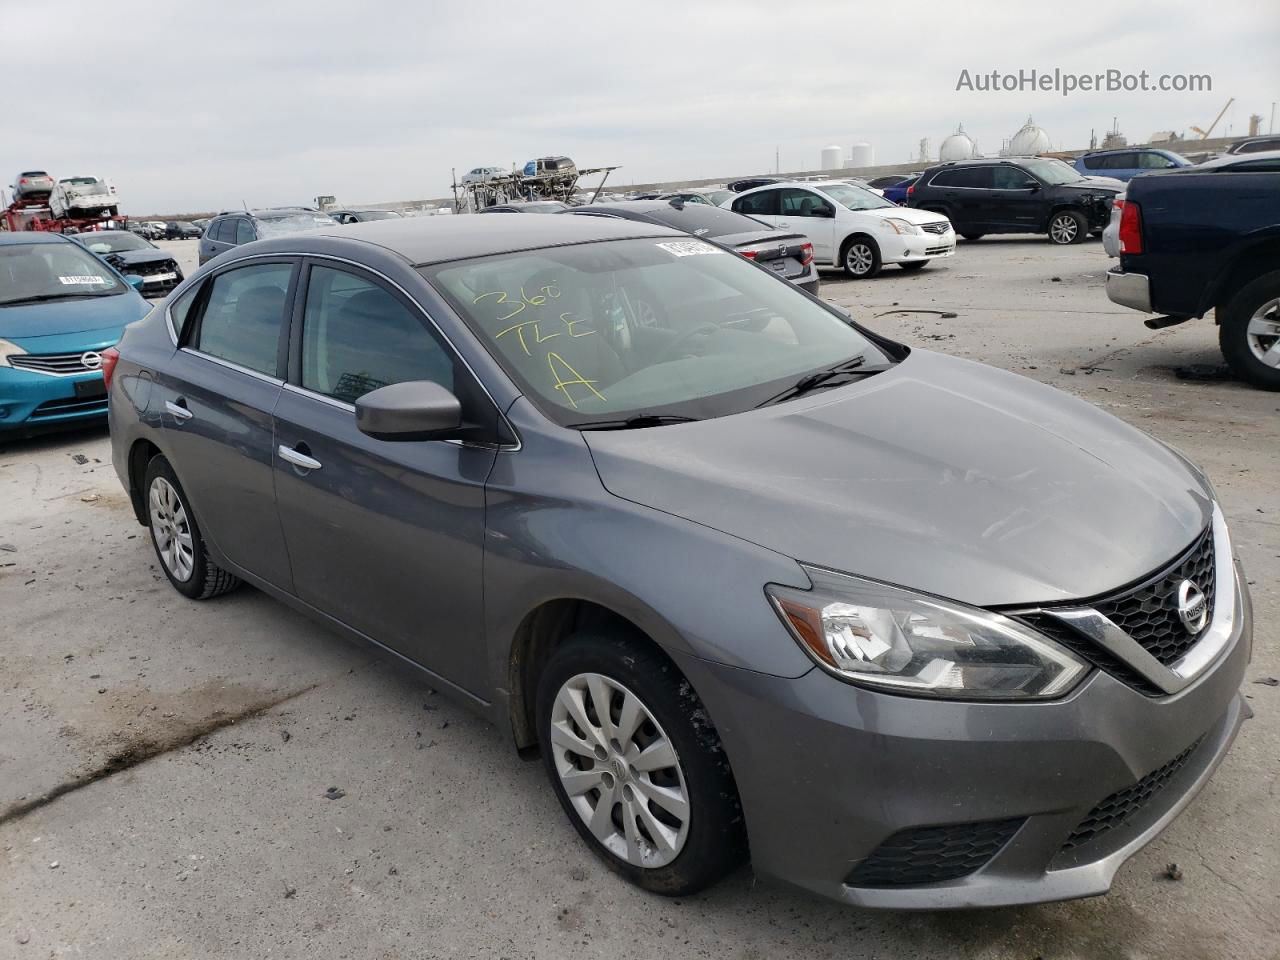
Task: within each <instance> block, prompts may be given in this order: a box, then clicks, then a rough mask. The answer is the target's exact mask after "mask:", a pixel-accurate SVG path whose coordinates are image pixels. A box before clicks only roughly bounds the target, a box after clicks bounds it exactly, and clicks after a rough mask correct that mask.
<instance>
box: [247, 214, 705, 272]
mask: <svg viewBox="0 0 1280 960" xmlns="http://www.w3.org/2000/svg"><path fill="white" fill-rule="evenodd" d="M321 237H324V238H331V239H334V240H348V241H350V240H354V241H360V242H363V243H368V244H372V245H375V246H379V247H382V248H383V249H386V250H389V251H391V252H392V253H395V254H398V255H399V256H401V257H402V258H404V259H405V260H407V261H408V262H409V263H411V264H413V265H414V266H426V265H428V264H433V263H444V262H447V261H450V260H468V259H471V258H472V257H485V256H490V255H491V254H499V253H514V252H516V251H519V250H535V249H538V248H540V247H555V246H564V245H567V244H575V243H593V242H597V241H602V240H626V239H634V238H642V237H687V234H684V233H681V232H680V231H678V230H672V229H669V228H667V227H660V226H657V225H655V224H649V223H641V222H639V221H635V220H619V219H615V218H613V217H556V216H553V217H549V216H547V215H546V214H537V213H512V214H508V215H507V216H504V217H481V216H477V215H475V214H469V215H468V214H463V215H459V216H453V217H412V218H411V217H405V218H403V219H400V220H374V221H370V222H367V223H353V224H350V225H348V226H344V227H342V228H341V229H339V230H330V229H327V228H321V229H318V230H307V231H304V232H301V233H296V234H292V235H290V236H288V237H280V238H278V239H275V240H267V241H260V244H261V243H265V244H270V245H271V246H272V247H278V248H280V249H281V250H283V249H284V248H286V247H291V248H296V249H297V250H299V251H300V252H305V251H303V249H302V248H304V247H305V246H306V245H307V241H308V240H311V239H319V238H321Z"/></svg>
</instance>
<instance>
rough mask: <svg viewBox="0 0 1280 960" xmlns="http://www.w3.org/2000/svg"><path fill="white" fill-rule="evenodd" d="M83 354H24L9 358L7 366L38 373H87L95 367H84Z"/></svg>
mask: <svg viewBox="0 0 1280 960" xmlns="http://www.w3.org/2000/svg"><path fill="white" fill-rule="evenodd" d="M83 356H84V354H83V353H26V354H19V355H18V356H16V357H12V356H11V357H10V358H9V365H10V366H12V367H17V368H18V369H19V370H35V371H37V372H39V373H57V374H64V375H65V374H72V373H88V372H90V371H91V370H94V369H97V368H96V367H86V366H85V365H84V363H83V362H82V361H81V359H80V358H81V357H83Z"/></svg>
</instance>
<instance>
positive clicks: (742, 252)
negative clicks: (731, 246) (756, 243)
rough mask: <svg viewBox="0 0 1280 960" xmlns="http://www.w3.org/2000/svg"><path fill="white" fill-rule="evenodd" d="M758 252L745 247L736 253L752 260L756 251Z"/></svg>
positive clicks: (757, 251)
mask: <svg viewBox="0 0 1280 960" xmlns="http://www.w3.org/2000/svg"><path fill="white" fill-rule="evenodd" d="M759 252H760V251H759V250H751V249H749V248H748V249H746V250H739V251H738V253H739V254H740V255H741V256H744V257H746V258H747V259H748V260H754V259H755V258H756V254H757V253H759Z"/></svg>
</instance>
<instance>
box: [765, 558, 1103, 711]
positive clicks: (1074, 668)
mask: <svg viewBox="0 0 1280 960" xmlns="http://www.w3.org/2000/svg"><path fill="white" fill-rule="evenodd" d="M803 569H804V571H805V573H807V574H808V575H809V579H810V581H811V582H812V583H813V589H812V590H797V589H795V588H793V587H783V586H779V585H777V584H769V585H768V587H766V591H767V592H768V594H769V597H770V598H771V599H772V600H773V603H774V606H775V607H776V608H777V611H778V614H779V615H780V616H781V617H782V622H783V623H784V624H786V626H787V627H788V629H789V630H790V631H791V634H792V636H793V637H795V639H796V640H797V641H798V642H799V644H800V646H801V647H803V648H804V649H805V651H806V652H808V653H809V655H810V656H812V657H813V659H814V660H816V661H817V663H818V665H819V666H821V667H822V668H823V669H825V670H826V671H827V672H828V673H831V674H834V675H835V676H837V677H840V678H841V679H843V680H848V681H852V682H855V683H859V684H866V685H867V686H873V687H879V688H883V689H888V690H894V691H897V692H899V693H913V694H918V695H923V696H932V697H954V698H959V699H967V700H1014V699H1046V698H1049V697H1058V696H1061V695H1062V694H1064V693H1066V692H1067V691H1068V690H1070V689H1071V688H1072V687H1074V686H1075V685H1076V683H1077V682H1078V681H1079V680H1080V679H1081V678H1082V677H1083V676H1084V675H1085V674H1086V673H1087V672H1088V671H1089V666H1088V664H1086V663H1085V662H1084V661H1082V660H1080V659H1078V658H1077V657H1076V656H1075V655H1074V654H1072V653H1071V652H1070V651H1068V650H1066V649H1064V648H1062V647H1060V646H1058V645H1057V644H1056V643H1054V642H1053V641H1051V640H1049V639H1048V638H1047V637H1044V636H1041V635H1040V634H1038V633H1036V632H1035V631H1033V630H1031V629H1030V628H1027V627H1023V626H1022V625H1020V624H1018V623H1016V622H1015V621H1013V620H1010V619H1009V618H1008V617H1003V616H1001V615H1000V614H997V613H991V612H989V611H986V610H979V609H977V608H974V607H964V606H961V605H959V604H951V603H946V602H944V601H941V600H935V599H933V598H931V597H926V596H923V595H921V594H916V593H912V592H910V591H908V590H902V589H899V588H897V587H890V586H886V585H885V584H881V583H875V582H873V581H870V580H863V579H861V578H859V577H852V576H848V575H846V574H838V573H833V572H831V571H829V570H821V569H815V568H813V567H803Z"/></svg>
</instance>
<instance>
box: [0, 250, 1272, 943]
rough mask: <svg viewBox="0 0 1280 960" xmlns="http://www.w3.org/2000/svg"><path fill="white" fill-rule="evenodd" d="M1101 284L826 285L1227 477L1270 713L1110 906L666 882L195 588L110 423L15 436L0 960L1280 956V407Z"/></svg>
mask: <svg viewBox="0 0 1280 960" xmlns="http://www.w3.org/2000/svg"><path fill="white" fill-rule="evenodd" d="M170 246H172V247H174V248H175V249H177V250H178V251H179V254H180V256H182V257H183V258H184V259H185V260H186V261H188V262H187V263H186V266H188V268H193V267H194V263H192V262H190V261H192V260H193V258H194V243H192V242H186V243H175V244H172V245H170ZM1107 264H1108V261H1107V260H1106V258H1105V256H1103V254H1102V251H1101V250H1100V248H1099V246H1098V244H1097V243H1096V242H1090V243H1087V244H1085V245H1082V246H1077V247H1069V248H1055V247H1051V246H1049V245H1048V244H1047V243H1046V242H1044V241H1043V240H1040V239H1023V238H1015V239H990V240H983V241H981V242H979V243H975V244H964V245H962V246H961V248H960V250H959V252H958V253H957V255H956V256H955V257H954V258H953V259H951V260H950V261H948V262H945V263H940V264H936V265H932V266H930V267H929V268H927V269H926V270H924V271H923V272H922V273H919V274H915V275H908V274H905V273H902V272H901V271H898V270H896V269H892V268H890V269H886V270H885V272H884V273H883V275H882V276H881V277H879V278H877V279H875V280H870V281H862V282H858V283H851V282H847V281H844V280H841V279H839V278H838V277H837V276H835V275H832V276H830V277H828V278H826V281H827V282H826V283H825V285H824V289H823V294H824V296H827V297H828V298H830V299H832V300H834V301H836V302H839V303H841V304H846V305H849V306H850V307H852V308H853V311H854V313H855V315H856V316H857V317H858V318H859V319H861V320H863V321H864V322H866V323H867V324H869V325H870V326H872V327H874V328H876V329H878V330H881V331H883V332H885V333H886V334H888V335H890V336H893V337H897V338H900V339H902V340H904V341H906V342H907V343H910V344H912V345H915V346H918V347H923V348H927V349H931V350H940V351H944V352H948V353H954V354H957V355H960V356H965V357H970V358H974V359H978V360H983V361H986V362H988V363H992V364H995V365H998V366H1002V367H1006V368H1008V369H1011V370H1014V371H1017V372H1019V373H1022V374H1024V375H1026V376H1029V377H1033V378H1035V379H1039V380H1043V381H1045V382H1048V383H1051V384H1053V385H1055V386H1057V387H1060V388H1062V389H1064V390H1067V391H1069V392H1071V393H1075V394H1078V395H1080V396H1082V397H1085V398H1086V399H1088V400H1090V401H1092V402H1093V403H1096V404H1098V405H1099V406H1101V407H1103V408H1105V409H1107V410H1109V411H1110V412H1112V413H1114V414H1115V415H1116V416H1119V417H1122V418H1124V419H1126V420H1128V421H1130V422H1132V423H1134V424H1136V425H1137V426H1139V427H1141V428H1142V429H1144V430H1148V431H1150V432H1152V433H1154V434H1155V435H1157V436H1158V437H1160V438H1161V439H1164V440H1167V441H1169V442H1171V443H1174V444H1176V445H1177V446H1179V447H1180V448H1182V449H1183V450H1185V451H1187V453H1189V454H1190V455H1191V456H1192V457H1193V458H1195V459H1196V460H1197V461H1198V462H1200V463H1201V464H1202V465H1203V466H1204V467H1206V468H1207V470H1208V471H1209V473H1210V475H1211V476H1212V478H1213V480H1214V482H1215V484H1216V485H1217V489H1218V492H1219V494H1220V495H1221V498H1222V501H1223V505H1224V508H1225V511H1226V514H1227V517H1228V519H1229V521H1230V523H1231V525H1232V529H1233V533H1234V537H1235V544H1236V548H1237V551H1238V554H1239V556H1240V557H1241V559H1242V560H1243V562H1244V564H1245V568H1246V570H1247V571H1248V573H1249V576H1250V582H1251V584H1252V589H1253V595H1254V602H1255V606H1256V611H1257V621H1258V631H1257V637H1256V652H1255V656H1254V663H1253V666H1252V668H1251V669H1250V671H1249V679H1248V685H1247V687H1246V692H1247V694H1248V695H1249V697H1250V698H1251V702H1252V704H1253V707H1254V709H1255V711H1256V712H1257V716H1256V718H1255V719H1254V720H1252V721H1251V722H1250V723H1248V724H1247V725H1246V726H1245V728H1244V730H1243V732H1242V734H1241V736H1240V738H1239V740H1238V741H1237V744H1236V746H1235V749H1234V750H1233V751H1232V753H1231V755H1230V756H1229V757H1228V758H1227V760H1226V762H1225V763H1224V765H1223V767H1222V768H1221V770H1220V771H1219V772H1218V774H1217V776H1216V777H1215V778H1214V780H1213V781H1212V782H1211V783H1210V784H1209V785H1208V787H1207V788H1206V789H1205V790H1204V791H1203V793H1202V794H1201V795H1200V797H1199V798H1198V799H1197V800H1196V802H1195V803H1194V804H1193V805H1192V806H1191V807H1190V809H1189V810H1188V811H1187V812H1186V813H1185V814H1184V815H1183V816H1182V817H1181V818H1180V819H1179V820H1177V821H1176V822H1175V823H1174V824H1173V825H1172V826H1171V827H1170V828H1169V829H1168V831H1166V833H1165V834H1164V835H1162V836H1161V837H1160V838H1158V839H1157V840H1156V841H1155V842H1154V843H1152V844H1151V845H1150V846H1149V847H1148V848H1147V849H1146V850H1145V851H1143V852H1142V853H1140V854H1139V855H1138V856H1136V857H1135V858H1134V859H1133V860H1131V861H1130V862H1129V864H1128V865H1127V866H1126V867H1124V868H1123V869H1122V870H1121V872H1120V874H1119V876H1118V877H1117V880H1116V885H1115V889H1114V890H1113V891H1112V893H1111V894H1110V895H1108V896H1106V897H1102V898H1097V899H1093V900H1088V901H1078V902H1073V903H1064V904H1054V905H1047V906H1039V907H1025V908H1016V909H1003V910H989V911H982V912H970V913H924V914H907V913H876V912H870V911H862V910H855V909H850V908H847V907H842V906H839V905H836V904H833V903H828V902H824V901H821V900H817V899H814V898H812V897H810V896H807V895H804V894H797V893H793V892H790V891H788V890H783V889H778V888H776V887H772V886H769V885H766V884H763V883H757V882H756V881H755V880H754V879H753V877H752V875H751V873H750V871H749V870H748V869H744V870H742V871H740V872H739V873H738V874H736V875H734V876H732V877H730V878H729V879H728V880H727V881H726V882H724V883H722V884H720V885H719V886H717V887H716V888H715V889H713V890H711V891H709V892H708V893H706V894H704V895H701V896H698V897H693V898H689V899H685V900H665V899H660V898H656V897H653V896H649V895H647V894H644V893H642V892H640V891H638V890H636V889H634V888H632V887H629V886H627V885H626V884H625V883H623V882H622V881H621V880H619V879H618V878H617V877H615V876H614V875H613V874H611V873H609V872H608V871H607V870H605V869H604V868H603V867H602V866H601V865H600V864H599V863H598V862H597V861H596V860H595V859H594V858H593V856H592V855H591V854H590V853H589V852H588V851H587V850H586V848H585V847H584V846H583V845H582V843H581V842H580V841H579V839H578V837H577V835H576V834H575V833H574V831H573V829H572V827H571V826H570V825H569V823H568V822H567V821H566V820H565V818H564V816H563V815H562V813H561V811H560V808H559V806H558V805H557V803H556V801H555V799H554V798H553V796H552V794H551V791H550V789H549V787H548V785H547V784H546V782H545V779H544V776H543V771H542V769H541V767H540V766H539V765H537V764H530V763H524V762H521V761H520V760H518V759H517V758H516V757H515V756H514V755H512V754H510V753H509V752H508V751H507V749H506V748H505V746H504V745H503V742H502V740H501V738H500V736H499V734H498V733H497V731H496V730H494V729H493V728H491V727H489V726H487V725H485V724H483V723H480V722H478V721H476V720H474V719H472V718H471V717H470V716H469V715H468V714H467V713H465V712H464V711H463V710H462V709H460V708H458V707H455V706H453V705H452V704H451V703H449V702H448V701H447V700H445V699H444V698H443V697H440V696H436V695H434V694H433V692H432V691H430V690H428V689H426V688H424V687H423V686H421V685H420V684H417V683H415V682H413V681H411V680H408V679H405V678H403V677H401V676H398V675H396V674H395V672H394V671H393V670H392V669H390V668H389V667H387V666H385V665H384V664H383V663H381V662H380V661H375V660H374V659H373V658H372V657H371V656H370V655H369V654H368V653H367V652H365V651H363V650H360V649H357V648H354V647H352V646H349V645H347V644H346V643H345V642H343V641H341V640H339V639H337V638H336V637H334V636H332V635H331V634H329V633H327V632H326V631H324V630H323V629H321V628H319V627H317V626H315V625H313V624H312V623H311V622H309V621H307V620H304V619H303V618H302V617H300V616H298V615H296V614H294V613H292V612H291V611H289V610H287V609H285V608H284V607H283V606H281V605H280V604H278V603H276V602H275V601H273V600H270V599H268V598H267V597H266V596H264V595H262V594H260V593H258V592H256V591H254V590H250V589H244V590H241V591H239V592H237V593H235V594H232V595H229V596H227V597H225V598H221V599H219V600H215V601H212V602H208V603H202V604H196V603H190V602H188V601H185V600H183V599H182V598H181V597H179V596H178V594H177V593H176V592H174V591H173V590H172V589H171V588H170V587H169V585H168V584H167V583H166V582H165V580H164V577H163V576H162V574H161V573H160V571H159V569H158V567H157V565H156V561H155V558H154V555H153V553H152V550H151V546H150V543H149V542H148V540H147V537H146V534H145V531H144V530H143V529H142V528H141V527H139V526H138V525H137V524H136V523H135V522H134V520H133V518H132V515H131V512H130V510H129V509H128V506H127V504H126V502H125V499H124V497H123V494H122V492H121V489H120V486H119V484H118V482H117V480H116V477H115V474H114V472H113V470H112V468H111V466H110V464H109V462H108V460H109V457H110V448H109V444H108V441H107V436H106V433H105V430H104V429H102V428H95V429H90V430H84V431H80V432H76V433H69V434H61V435H56V436H50V437H46V438H43V439H37V440H30V441H23V442H19V443H13V444H10V445H8V446H5V447H0V613H2V617H0V847H2V848H3V849H2V850H0V958H7V957H33V958H34V957H63V956H71V955H75V956H87V957H94V958H144V957H145V958H152V957H155V958H166V960H174V958H186V957H192V958H196V957H198V958H206V960H209V958H237V960H239V958H246V957H268V956H270V957H280V958H293V957H298V958H308V960H311V958H315V957H325V958H341V957H352V958H356V957H359V958H435V957H485V958H488V957H511V958H517V957H547V958H561V957H609V958H630V957H636V958H640V957H645V958H648V957H654V956H658V955H663V956H666V957H671V958H683V957H713V958H721V957H725V958H741V960H747V958H782V957H822V958H826V957H831V958H834V957H840V958H873V957H878V958H913V960H915V958H935V957H936V958H949V960H950V958H972V960H1033V958H1037V957H1042V958H1046V960H1047V958H1055V960H1056V958H1090V960H1092V958H1098V960H1103V958H1105V960H1115V958H1161V960H1168V958H1179V960H1182V958H1190V960H1219V958H1228V957H1229V958H1239V960H1253V958H1257V960H1274V958H1277V957H1280V829H1278V827H1280V823H1278V821H1280V812H1278V811H1277V807H1276V803H1275V788H1276V779H1277V774H1278V773H1280V750H1277V744H1278V743H1280V687H1275V686H1269V685H1267V684H1265V683H1263V682H1261V681H1264V680H1266V679H1267V678H1269V677H1275V676H1280V631H1278V630H1277V627H1276V626H1275V624H1276V623H1277V620H1278V619H1280V593H1277V588H1276V584H1277V580H1278V579H1280V577H1278V574H1280V513H1278V512H1277V510H1278V509H1280V508H1278V507H1277V498H1276V491H1277V477H1280V417H1277V413H1280V395H1277V394H1266V393H1261V392H1258V391H1255V390H1251V389H1248V388H1246V387H1244V386H1242V385H1241V384H1238V383H1234V382H1230V381H1223V382H1190V381H1182V380H1179V379H1177V378H1176V377H1175V376H1174V374H1173V372H1172V368H1173V367H1175V366H1178V365H1181V364H1185V363H1188V362H1199V363H1208V364H1213V363H1217V362H1218V360H1219V357H1218V354H1217V350H1216V346H1215V342H1216V340H1215V333H1216V329H1215V328H1214V327H1213V325H1212V324H1211V323H1209V322H1194V323H1190V324H1187V325H1184V326H1180V327H1174V328H1170V329H1167V330H1163V331H1159V332H1152V331H1149V330H1147V329H1145V328H1144V327H1143V326H1142V323H1141V318H1140V317H1139V316H1138V315H1137V314H1134V313H1132V312H1130V311H1127V310H1124V309H1121V308H1119V307H1115V306H1113V305H1112V304H1111V303H1110V302H1109V301H1108V300H1107V299H1106V296H1105V295H1104V293H1103V289H1102V279H1103V274H1104V272H1105V270H1106V267H1107ZM943 312H946V313H954V314H955V316H943V315H942V314H943ZM780 642H785V641H780ZM330 787H337V788H338V790H339V791H340V792H341V793H342V794H343V795H342V796H340V797H338V798H336V799H329V798H328V797H327V796H326V793H327V791H328V789H329V788H330ZM51 796H52V797H54V799H52V800H50V799H49V797H51ZM335 796H336V795H335ZM1173 863H1176V864H1177V866H1178V869H1179V870H1180V871H1181V879H1177V880H1175V879H1169V878H1168V877H1167V875H1166V868H1167V867H1168V865H1169V864H1173Z"/></svg>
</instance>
